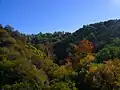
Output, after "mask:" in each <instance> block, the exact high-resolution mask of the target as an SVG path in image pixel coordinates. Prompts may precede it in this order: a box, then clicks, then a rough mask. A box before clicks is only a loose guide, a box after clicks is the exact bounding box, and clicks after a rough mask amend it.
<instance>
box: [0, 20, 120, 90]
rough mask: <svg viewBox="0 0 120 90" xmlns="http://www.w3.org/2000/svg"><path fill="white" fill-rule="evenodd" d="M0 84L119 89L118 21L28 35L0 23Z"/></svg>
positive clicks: (12, 89) (33, 89) (8, 87)
mask: <svg viewBox="0 0 120 90" xmlns="http://www.w3.org/2000/svg"><path fill="white" fill-rule="evenodd" d="M0 89H4V90H119V89H120V20H109V21H105V22H99V23H95V24H90V25H84V26H83V28H80V29H79V30H77V31H76V32H74V33H69V32H55V33H45V34H43V33H38V34H32V35H25V34H23V33H20V32H19V31H18V30H14V28H12V27H11V26H9V25H6V26H5V27H3V26H2V25H0Z"/></svg>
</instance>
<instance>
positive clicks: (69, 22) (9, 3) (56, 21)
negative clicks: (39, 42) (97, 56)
mask: <svg viewBox="0 0 120 90" xmlns="http://www.w3.org/2000/svg"><path fill="white" fill-rule="evenodd" d="M109 19H120V0H0V23H1V24H2V25H3V26H4V25H8V24H9V25H11V26H12V27H14V28H15V29H16V30H19V31H20V32H23V33H26V34H35V33H39V32H43V33H45V32H50V33H51V32H55V31H65V32H74V31H75V30H77V29H79V28H81V27H82V26H83V25H87V24H90V23H96V22H99V21H106V20H109Z"/></svg>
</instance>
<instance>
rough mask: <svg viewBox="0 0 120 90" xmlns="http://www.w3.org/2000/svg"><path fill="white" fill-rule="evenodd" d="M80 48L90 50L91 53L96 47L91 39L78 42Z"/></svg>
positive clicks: (80, 49)
mask: <svg viewBox="0 0 120 90" xmlns="http://www.w3.org/2000/svg"><path fill="white" fill-rule="evenodd" d="M78 49H79V51H80V52H88V53H91V52H93V49H94V45H93V43H92V42H90V41H89V40H82V41H80V43H79V44H78Z"/></svg>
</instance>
